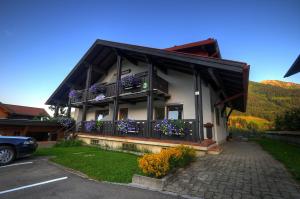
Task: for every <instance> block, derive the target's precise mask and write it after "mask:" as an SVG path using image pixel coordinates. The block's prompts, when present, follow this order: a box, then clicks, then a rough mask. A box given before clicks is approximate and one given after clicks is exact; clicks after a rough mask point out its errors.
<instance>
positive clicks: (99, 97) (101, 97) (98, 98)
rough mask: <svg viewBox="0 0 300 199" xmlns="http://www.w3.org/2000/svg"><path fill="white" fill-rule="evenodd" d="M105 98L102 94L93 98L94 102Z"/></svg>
mask: <svg viewBox="0 0 300 199" xmlns="http://www.w3.org/2000/svg"><path fill="white" fill-rule="evenodd" d="M104 98H105V96H104V95H103V94H100V95H98V96H97V97H96V98H95V100H96V101H101V100H103V99H104Z"/></svg>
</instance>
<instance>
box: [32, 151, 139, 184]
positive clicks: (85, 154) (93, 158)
mask: <svg viewBox="0 0 300 199" xmlns="http://www.w3.org/2000/svg"><path fill="white" fill-rule="evenodd" d="M36 155H38V156H55V157H53V158H51V160H52V161H54V162H56V163H58V164H61V165H64V166H66V167H69V168H72V169H74V170H78V171H80V172H82V173H85V174H86V175H88V176H89V177H91V178H93V179H96V180H100V181H110V182H120V183H129V182H131V179H132V176H133V174H134V173H139V169H138V166H137V165H138V164H137V158H138V156H136V155H133V154H128V153H122V152H114V151H106V150H103V149H100V148H97V147H89V146H77V147H53V148H43V149H38V150H37V152H36Z"/></svg>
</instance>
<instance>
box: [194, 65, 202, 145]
mask: <svg viewBox="0 0 300 199" xmlns="http://www.w3.org/2000/svg"><path fill="white" fill-rule="evenodd" d="M193 80H194V96H195V119H196V122H195V132H194V134H193V137H194V141H197V140H198V138H199V123H200V122H199V104H198V94H196V92H198V91H199V89H198V84H197V80H198V74H197V71H196V70H194V75H193Z"/></svg>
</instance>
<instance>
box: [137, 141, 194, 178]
mask: <svg viewBox="0 0 300 199" xmlns="http://www.w3.org/2000/svg"><path fill="white" fill-rule="evenodd" d="M195 158H196V151H195V150H194V149H193V148H191V147H186V146H178V147H172V148H168V149H163V150H162V151H161V152H160V153H156V154H146V155H144V156H143V157H141V158H140V159H139V160H138V163H139V168H140V169H141V170H142V172H143V173H144V174H145V175H146V176H149V177H154V178H162V177H164V176H166V175H167V174H168V173H170V172H171V171H173V170H174V169H176V168H179V167H185V166H187V165H188V164H190V163H191V162H192V161H194V159H195Z"/></svg>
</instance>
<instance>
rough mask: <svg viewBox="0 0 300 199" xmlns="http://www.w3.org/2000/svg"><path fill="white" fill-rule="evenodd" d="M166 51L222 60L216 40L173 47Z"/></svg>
mask: <svg viewBox="0 0 300 199" xmlns="http://www.w3.org/2000/svg"><path fill="white" fill-rule="evenodd" d="M165 50H167V51H173V52H178V53H187V54H193V55H198V56H206V57H215V58H221V54H220V51H219V47H218V42H217V40H216V39H212V38H208V39H206V40H202V41H197V42H193V43H187V44H182V45H179V46H173V47H170V48H165Z"/></svg>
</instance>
